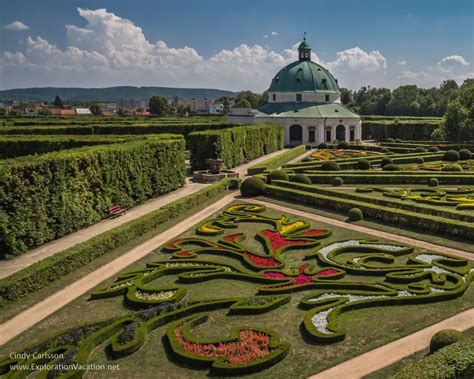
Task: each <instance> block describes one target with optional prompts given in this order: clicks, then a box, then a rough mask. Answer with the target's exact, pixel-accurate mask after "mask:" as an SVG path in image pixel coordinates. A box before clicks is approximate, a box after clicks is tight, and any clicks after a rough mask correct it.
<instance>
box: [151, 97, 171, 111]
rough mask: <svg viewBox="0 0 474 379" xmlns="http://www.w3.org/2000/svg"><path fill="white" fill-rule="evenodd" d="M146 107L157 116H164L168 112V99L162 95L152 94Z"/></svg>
mask: <svg viewBox="0 0 474 379" xmlns="http://www.w3.org/2000/svg"><path fill="white" fill-rule="evenodd" d="M148 107H149V109H150V113H151V114H154V115H157V116H165V115H167V114H169V113H170V107H169V105H168V100H167V99H166V97H163V96H158V95H156V96H153V97H151V98H150V100H149V101H148Z"/></svg>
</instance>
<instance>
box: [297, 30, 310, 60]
mask: <svg viewBox="0 0 474 379" xmlns="http://www.w3.org/2000/svg"><path fill="white" fill-rule="evenodd" d="M298 58H299V61H300V62H302V61H310V60H311V46H309V44H308V42H306V32H304V37H303V42H301V43H300V45H299V46H298Z"/></svg>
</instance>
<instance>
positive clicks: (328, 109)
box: [259, 103, 360, 118]
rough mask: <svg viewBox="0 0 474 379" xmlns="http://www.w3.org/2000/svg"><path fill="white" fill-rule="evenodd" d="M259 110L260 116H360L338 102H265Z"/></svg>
mask: <svg viewBox="0 0 474 379" xmlns="http://www.w3.org/2000/svg"><path fill="white" fill-rule="evenodd" d="M259 111H260V112H261V113H260V114H259V116H260V117H292V118H295V117H298V118H326V117H327V118H360V116H359V115H358V114H356V113H354V112H352V111H351V110H349V109H347V108H346V107H345V106H343V105H342V104H339V103H267V104H265V105H264V106H263V107H261V108H260V109H259Z"/></svg>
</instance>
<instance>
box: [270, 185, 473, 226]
mask: <svg viewBox="0 0 474 379" xmlns="http://www.w3.org/2000/svg"><path fill="white" fill-rule="evenodd" d="M276 185H278V186H282V187H285V188H293V189H296V190H310V191H311V192H312V193H316V194H321V195H326V196H332V197H339V198H341V199H347V200H355V201H358V202H362V203H369V204H374V205H377V206H381V207H389V208H398V209H403V210H405V211H408V212H414V213H421V214H427V215H432V216H438V217H442V218H447V219H451V220H458V221H463V222H466V223H469V222H471V223H474V216H472V215H469V214H464V213H460V212H452V211H450V210H443V209H440V208H432V207H426V206H423V205H420V204H411V203H408V202H400V201H396V200H393V199H380V198H377V197H373V196H361V195H358V194H356V193H352V192H348V191H335V190H332V189H330V188H317V187H314V186H311V187H303V186H301V185H300V184H299V183H291V182H278V183H276Z"/></svg>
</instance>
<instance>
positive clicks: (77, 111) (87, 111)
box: [76, 108, 92, 115]
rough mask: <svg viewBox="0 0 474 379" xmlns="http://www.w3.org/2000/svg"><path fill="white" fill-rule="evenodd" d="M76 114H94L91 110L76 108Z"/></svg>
mask: <svg viewBox="0 0 474 379" xmlns="http://www.w3.org/2000/svg"><path fill="white" fill-rule="evenodd" d="M76 114H84V115H91V114H92V112H91V110H90V109H89V108H76Z"/></svg>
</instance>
